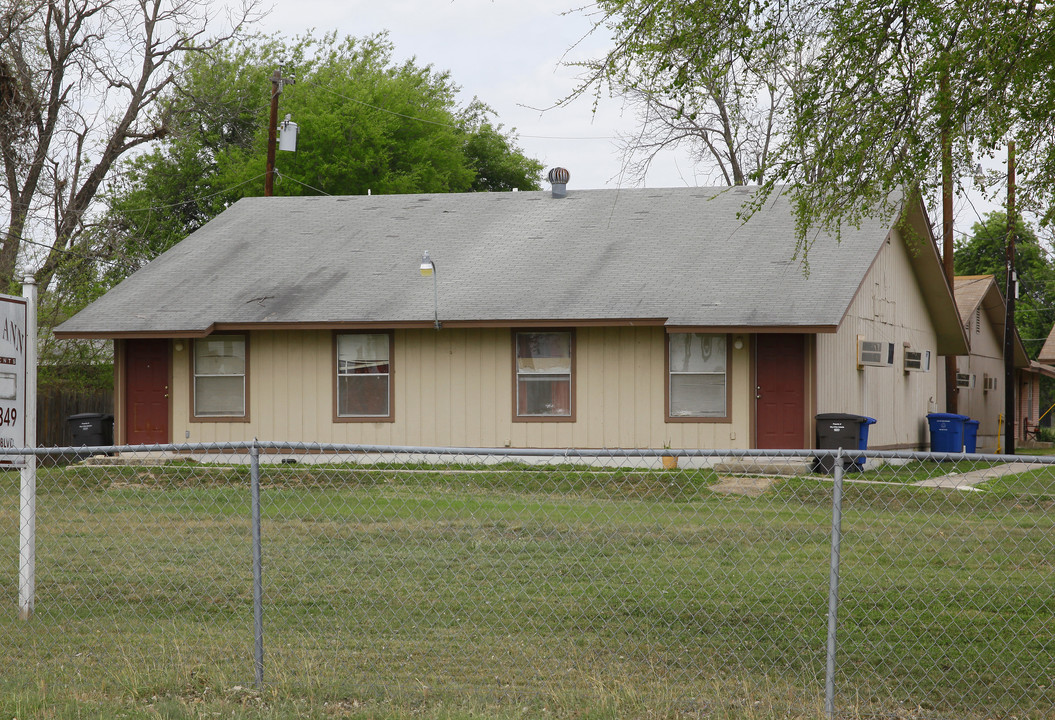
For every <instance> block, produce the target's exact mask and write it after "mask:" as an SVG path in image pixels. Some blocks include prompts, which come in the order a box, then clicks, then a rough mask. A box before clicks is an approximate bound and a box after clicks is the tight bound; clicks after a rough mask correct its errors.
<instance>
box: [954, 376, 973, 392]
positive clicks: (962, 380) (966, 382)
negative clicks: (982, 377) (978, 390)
mask: <svg viewBox="0 0 1055 720" xmlns="http://www.w3.org/2000/svg"><path fill="white" fill-rule="evenodd" d="M956 387H958V388H965V389H967V390H972V389H974V375H972V374H971V373H956Z"/></svg>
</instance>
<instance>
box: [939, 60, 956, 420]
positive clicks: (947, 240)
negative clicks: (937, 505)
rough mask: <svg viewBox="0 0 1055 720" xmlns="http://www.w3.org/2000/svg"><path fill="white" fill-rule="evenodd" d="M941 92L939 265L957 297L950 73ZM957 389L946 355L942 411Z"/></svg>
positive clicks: (950, 407) (952, 406)
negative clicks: (949, 109)
mask: <svg viewBox="0 0 1055 720" xmlns="http://www.w3.org/2000/svg"><path fill="white" fill-rule="evenodd" d="M941 95H942V102H943V103H944V105H943V107H944V108H945V109H946V112H945V113H944V115H945V118H943V121H942V127H941V216H942V217H941V219H942V225H941V232H942V251H941V258H942V264H943V265H944V268H945V280H946V281H947V282H948V283H949V294H950V295H952V296H953V301H955V300H956V297H955V292H956V270H955V266H954V264H953V255H952V252H953V250H952V246H953V242H952V238H953V235H952V229H953V227H952V224H953V217H952V139H951V138H950V137H949V122H948V120H947V118H948V112H947V110H948V103H949V101H950V99H949V75H948V73H946V74H944V75H942V78H941ZM958 392H959V391H958V390H957V389H956V356H955V355H946V356H945V412H948V413H953V414H955V413H956V410H957V408H958V407H959V403H958V402H957V401H958V399H959V398H958V395H957V393H958Z"/></svg>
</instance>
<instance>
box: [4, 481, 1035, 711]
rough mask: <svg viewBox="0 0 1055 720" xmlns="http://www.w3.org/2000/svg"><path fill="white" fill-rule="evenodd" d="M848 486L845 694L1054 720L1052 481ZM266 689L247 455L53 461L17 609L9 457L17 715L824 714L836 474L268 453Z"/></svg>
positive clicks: (11, 686) (846, 700) (14, 490)
mask: <svg viewBox="0 0 1055 720" xmlns="http://www.w3.org/2000/svg"><path fill="white" fill-rule="evenodd" d="M948 471H949V465H948V464H942V465H941V466H940V467H924V466H922V465H919V466H908V467H905V468H899V469H897V470H895V469H893V468H891V467H888V466H883V467H881V468H880V469H878V470H876V471H873V472H871V475H870V473H869V471H866V472H865V473H862V474H861V477H866V476H869V475H870V476H871V477H873V478H877V479H880V480H882V481H883V483H884V484H875V485H864V484H850V485H847V486H846V490H845V493H846V504H845V510H844V519H843V531H844V533H845V536H844V540H843V547H842V559H843V563H844V564H843V568H842V573H841V586H840V588H841V592H840V595H841V598H842V605H841V607H840V610H839V618H840V623H841V624H840V632H839V643H840V653H839V660H840V664H839V671H838V676H837V690H838V696H837V701H838V706H839V709H840V711H841V712H842V713H844V714H846V715H848V716H853V715H869V714H877V713H878V714H884V715H885V716H888V717H906V718H908V717H930V716H933V717H958V718H983V717H990V716H998V717H999V716H1004V715H1015V716H1016V717H1020V718H1050V717H1051V716H1052V710H1053V708H1055V663H1053V657H1055V637H1053V628H1055V568H1053V565H1055V480H1053V476H1052V472H1051V470H1050V469H1048V470H1045V471H1043V472H1039V471H1037V472H1031V473H1024V474H1022V475H1021V476H1006V477H1003V478H1000V479H999V480H993V481H988V482H987V483H986V491H985V492H978V493H962V492H960V493H957V492H949V491H946V490H933V489H924V488H915V487H910V486H908V484H907V483H906V484H904V485H902V486H898V485H896V484H886V483H888V482H895V483H897V482H904V481H905V478H914V479H916V480H918V479H920V478H921V476H926V475H927V474H928V473H930V474H933V473H935V472H948ZM263 472H264V478H263V482H264V489H263V502H262V505H263V553H264V575H265V609H264V621H265V647H266V660H265V683H266V684H265V686H264V687H263V688H262V689H260V690H259V691H258V690H256V689H254V688H253V684H252V680H253V635H252V597H253V595H252V584H251V579H252V568H251V546H250V539H251V526H250V520H249V513H250V500H249V493H248V469H247V468H244V467H224V466H194V465H186V466H174V467H170V468H162V469H158V468H153V469H147V468H129V467H115V468H98V467H95V468H80V467H78V468H68V469H66V470H61V469H48V470H41V471H40V474H39V478H38V487H39V499H38V529H39V539H38V581H37V582H38V584H37V612H36V616H35V617H34V618H33V619H32V620H31V621H30V622H28V623H27V622H20V621H18V620H17V619H16V618H15V617H14V614H15V613H14V608H15V607H16V586H17V573H16V572H15V569H17V533H18V529H17V512H18V478H17V475H15V474H14V473H5V474H2V475H0V537H2V538H3V541H4V542H3V547H4V550H3V553H4V555H3V557H4V558H6V559H5V560H3V569H2V571H0V582H2V587H3V590H2V597H3V600H4V601H5V602H4V605H5V606H6V607H8V608H10V609H11V611H10V612H9V613H7V614H5V615H4V616H3V617H0V666H2V667H4V668H5V672H4V673H3V674H2V675H0V718H7V717H17V718H20V720H21V719H23V718H28V717H42V718H96V717H98V718H104V717H105V718H110V717H129V718H139V717H143V718H158V717H162V718H197V717H214V716H224V717H244V718H294V717H297V718H300V717H308V718H311V717H318V718H332V717H363V718H387V717H392V718H406V717H424V718H461V717H488V718H506V717H509V718H514V717H515V718H520V717H540V716H550V715H551V716H554V717H574V718H609V717H611V718H623V717H671V718H682V717H700V718H704V717H705V718H771V717H796V718H797V717H803V718H805V717H817V716H818V715H819V714H820V709H821V702H822V698H823V687H824V662H825V655H824V648H825V640H826V630H827V619H826V612H827V605H828V575H829V556H830V539H829V531H830V524H831V507H830V503H831V483H830V480H829V479H827V478H809V477H807V478H798V479H789V480H783V481H780V482H777V483H775V484H774V485H772V486H771V487H770V488H769V489H768V490H767V491H766V492H764V493H763V494H762V495H760V496H758V497H751V496H744V495H735V494H733V495H730V494H723V493H715V492H712V491H711V490H710V489H709V488H710V487H712V486H714V485H715V484H716V483H718V482H719V478H718V477H717V476H716V475H715V474H714V473H713V472H711V471H677V472H662V471H656V472H653V471H642V470H619V471H612V470H589V471H584V470H583V469H581V468H574V467H559V466H555V467H544V468H525V467H522V466H517V465H504V466H498V467H491V468H488V469H487V470H486V471H480V470H479V468H472V467H469V466H465V467H456V466H452V467H450V468H446V469H441V468H435V467H433V466H421V467H415V468H411V469H409V470H408V469H405V468H393V467H364V466H356V465H351V464H349V465H340V466H333V467H328V466H314V467H307V466H277V467H265V468H264V471H263Z"/></svg>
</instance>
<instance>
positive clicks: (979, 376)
mask: <svg viewBox="0 0 1055 720" xmlns="http://www.w3.org/2000/svg"><path fill="white" fill-rule="evenodd" d="M966 320H967V321H966V323H965V329H966V330H967V336H968V338H970V342H971V354H970V355H967V356H963V355H961V356H959V357H957V358H956V367H957V370H958V371H959V372H961V373H970V374H971V375H974V376H975V386H974V388H973V389H971V390H968V389H966V388H960V390H959V391H958V393H957V396H958V399H957V406H956V409H957V411H958V412H959V413H960V414H961V415H968V416H970V417H971V418H972V419H973V420H977V421H978V423H979V424H978V444H977V449H978V451H979V452H994V451H995V450H996V447H997V435H998V434H1000V432H1001V430H1000V427H999V426H1000V420H999V416H1000V415H1001V414H1002V413H1003V412H1004V359H1003V356H1004V352H1003V342H1004V338H1003V334H1002V333H1001V334H999V335H998V334H997V330H996V328H995V327H994V326H993V324H992V323H991V322H990V321H989V317H988V316H987V315H986V313H985V312H982V313H981V314H980V316H979V315H972V316H971V317H970V318H967V319H966ZM986 375H989V376H990V377H995V378H996V389H995V390H989V391H986V390H985V382H984V379H985V376H986Z"/></svg>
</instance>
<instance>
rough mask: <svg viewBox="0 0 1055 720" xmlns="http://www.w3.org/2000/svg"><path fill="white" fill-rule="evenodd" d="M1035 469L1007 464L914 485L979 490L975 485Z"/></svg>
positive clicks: (1023, 465)
mask: <svg viewBox="0 0 1055 720" xmlns="http://www.w3.org/2000/svg"><path fill="white" fill-rule="evenodd" d="M1036 468H1037V466H1036V465H1030V464H1029V463H1007V464H1005V465H994V466H992V467H987V468H982V469H981V470H972V471H971V472H965V473H958V474H953V475H943V476H941V477H935V478H928V479H926V480H920V481H919V482H918V483H914V484H915V485H916V486H917V487H933V488H947V489H949V490H981V488H977V487H975V485H979V484H981V483H983V482H985V481H986V480H992V479H993V478H995V477H1001V476H1003V475H1016V474H1018V473H1024V472H1028V471H1029V470H1032V469H1036Z"/></svg>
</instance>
